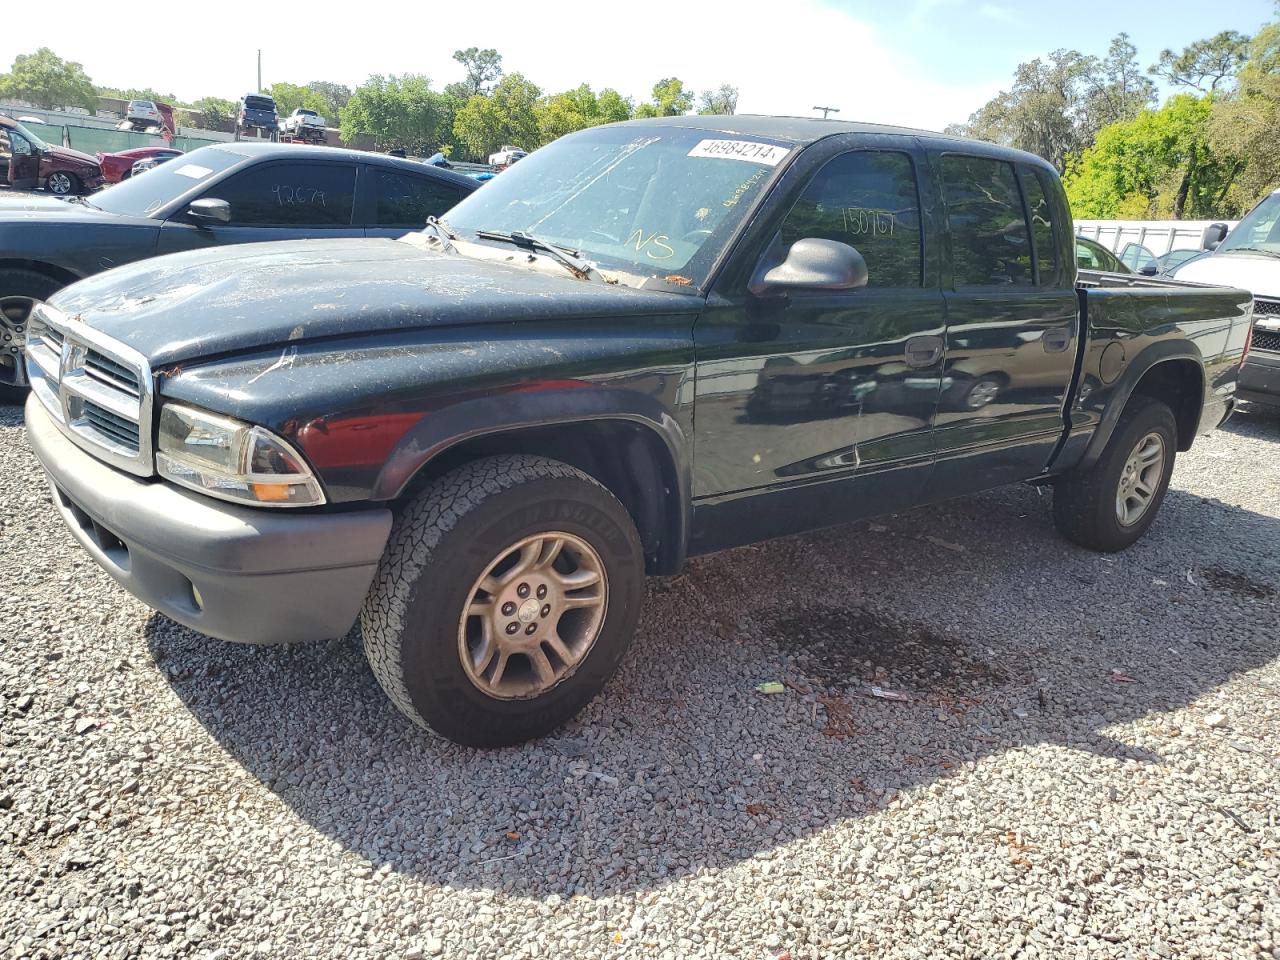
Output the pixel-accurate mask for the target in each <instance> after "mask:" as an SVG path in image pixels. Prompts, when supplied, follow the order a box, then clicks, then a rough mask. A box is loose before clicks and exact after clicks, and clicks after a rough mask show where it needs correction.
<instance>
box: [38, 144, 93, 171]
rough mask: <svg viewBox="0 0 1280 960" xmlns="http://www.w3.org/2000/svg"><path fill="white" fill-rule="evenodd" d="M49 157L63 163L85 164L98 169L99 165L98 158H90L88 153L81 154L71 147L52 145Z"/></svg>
mask: <svg viewBox="0 0 1280 960" xmlns="http://www.w3.org/2000/svg"><path fill="white" fill-rule="evenodd" d="M48 156H51V157H54V158H56V159H58V160H61V161H62V162H63V163H70V164H83V165H84V166H88V167H96V166H97V165H98V161H97V159H96V158H94V157H91V156H89V154H87V153H81V152H80V151H79V150H72V149H71V148H70V147H58V146H53V145H50V147H49V153H48Z"/></svg>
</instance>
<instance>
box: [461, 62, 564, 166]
mask: <svg viewBox="0 0 1280 960" xmlns="http://www.w3.org/2000/svg"><path fill="white" fill-rule="evenodd" d="M541 96H542V91H541V90H539V89H538V87H537V86H536V85H534V84H533V83H530V82H529V81H528V80H526V79H525V78H524V76H523V75H522V74H519V73H512V74H508V75H507V76H505V77H503V78H502V79H501V80H500V81H499V82H498V85H497V86H495V87H494V88H493V91H492V92H491V93H490V94H489V95H488V96H487V97H486V96H482V95H479V94H477V95H476V96H473V97H472V98H471V99H470V100H468V101H467V102H466V104H465V105H464V106H463V107H462V108H461V109H460V110H458V113H457V116H456V117H455V118H454V122H453V136H454V139H455V140H456V142H457V143H458V144H459V145H461V146H462V147H463V148H464V149H465V151H466V153H467V155H468V156H470V157H473V158H475V159H477V160H483V159H485V158H487V157H488V156H489V154H491V153H495V152H496V151H497V150H498V149H499V148H500V147H502V146H504V145H505V144H513V145H515V146H519V147H523V148H525V149H526V150H531V149H533V148H534V147H536V146H538V145H539V144H540V143H541V142H542V134H541V131H540V130H539V127H538V99H539V98H540V97H541Z"/></svg>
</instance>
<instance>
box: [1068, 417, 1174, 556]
mask: <svg viewBox="0 0 1280 960" xmlns="http://www.w3.org/2000/svg"><path fill="white" fill-rule="evenodd" d="M1177 448H1178V426H1177V422H1176V421H1175V420H1174V416H1173V411H1172V410H1170V409H1169V406H1168V404H1166V403H1163V402H1162V401H1160V400H1156V399H1154V398H1152V397H1146V396H1142V395H1135V396H1133V397H1130V398H1129V402H1128V404H1126V406H1125V409H1124V412H1123V413H1121V414H1120V421H1119V422H1118V423H1117V424H1116V428H1115V432H1114V433H1113V434H1112V435H1111V439H1110V440H1109V441H1108V442H1107V446H1106V448H1105V449H1104V450H1103V451H1102V456H1101V457H1099V458H1098V462H1097V463H1095V464H1094V465H1093V467H1092V469H1090V470H1088V471H1085V472H1078V473H1071V474H1068V475H1067V476H1064V477H1062V478H1061V479H1059V480H1058V481H1057V483H1056V484H1055V485H1054V492H1053V520H1054V524H1055V525H1056V526H1057V528H1058V532H1059V533H1061V534H1062V535H1063V536H1064V537H1066V538H1067V539H1068V540H1071V541H1074V542H1075V543H1078V544H1080V545H1081V546H1082V547H1088V548H1089V549H1091V550H1098V551H1101V552H1102V553H1115V552H1117V551H1120V550H1124V549H1125V548H1126V547H1129V546H1131V545H1132V544H1134V543H1136V542H1137V541H1138V540H1139V539H1141V538H1142V536H1143V534H1145V533H1146V532H1147V529H1148V528H1149V527H1150V526H1151V524H1152V523H1153V522H1154V521H1155V518H1156V514H1157V513H1159V511H1160V505H1161V504H1162V503H1163V502H1164V495H1165V492H1166V491H1167V490H1168V488H1169V477H1170V476H1171V475H1172V474H1173V463H1174V458H1175V457H1176V456H1177Z"/></svg>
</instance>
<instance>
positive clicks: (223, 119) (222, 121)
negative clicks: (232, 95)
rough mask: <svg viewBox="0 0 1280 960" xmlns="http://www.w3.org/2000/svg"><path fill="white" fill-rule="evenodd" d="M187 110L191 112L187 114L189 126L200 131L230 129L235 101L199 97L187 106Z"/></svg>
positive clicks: (234, 110)
mask: <svg viewBox="0 0 1280 960" xmlns="http://www.w3.org/2000/svg"><path fill="white" fill-rule="evenodd" d="M187 109H188V110H189V111H191V112H190V113H189V114H188V117H189V118H190V120H191V125H192V126H193V127H199V128H200V129H202V130H220V129H223V128H226V129H230V127H231V122H232V120H233V119H234V118H235V114H236V104H235V101H233V100H224V99H223V98H222V97H201V98H200V99H199V100H197V101H195V102H194V103H190V104H188V105H187Z"/></svg>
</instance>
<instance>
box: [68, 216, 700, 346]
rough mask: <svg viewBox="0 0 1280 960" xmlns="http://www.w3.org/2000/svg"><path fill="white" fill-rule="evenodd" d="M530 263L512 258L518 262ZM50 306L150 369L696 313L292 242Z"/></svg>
mask: <svg viewBox="0 0 1280 960" xmlns="http://www.w3.org/2000/svg"><path fill="white" fill-rule="evenodd" d="M525 256H527V255H526V254H524V253H520V252H514V251H513V254H512V259H513V260H518V259H521V258H523V257H525ZM50 303H51V304H52V305H53V306H55V307H57V308H58V309H59V310H61V311H63V312H64V313H65V314H67V316H68V317H71V318H73V319H74V320H77V321H79V322H83V323H86V324H89V325H90V326H92V327H94V328H96V329H99V330H101V331H103V332H104V333H106V334H108V335H109V336H112V337H115V338H116V339H118V340H121V341H123V342H124V343H126V344H128V345H129V346H131V347H133V348H134V349H135V350H137V351H139V352H140V353H142V354H143V355H144V356H146V357H147V358H148V359H149V360H150V361H151V363H152V365H153V366H156V367H160V366H163V365H165V364H169V363H177V362H180V361H185V360H191V359H196V358H206V357H214V356H219V355H224V354H228V353H232V352H240V351H245V350H254V349H260V348H262V347H264V346H285V345H288V344H289V343H292V342H299V341H304V340H312V339H316V338H320V337H342V336H352V335H361V334H368V333H374V332H380V331H390V330H411V329H418V328H423V327H430V326H438V325H448V326H459V325H464V324H483V323H514V322H520V321H524V320H544V319H560V320H571V319H575V318H578V317H593V316H594V317H599V316H627V317H632V318H634V317H637V316H644V315H650V316H653V315H659V314H666V315H671V314H672V313H690V312H692V311H694V310H696V309H697V308H698V307H699V306H700V305H701V301H700V300H699V299H697V298H694V297H690V296H688V295H687V294H680V293H666V292H664V291H653V290H649V291H641V290H636V289H633V288H631V287H625V286H621V285H611V284H607V283H602V282H596V281H587V280H576V279H574V278H573V277H572V276H571V275H570V274H569V273H568V272H566V273H565V274H564V275H563V276H560V275H559V274H554V273H546V272H542V271H540V270H532V269H528V268H526V267H521V266H515V265H513V264H508V263H504V262H501V261H499V262H491V261H480V260H472V259H468V258H466V257H463V256H460V255H457V254H445V253H435V252H432V251H430V250H427V249H425V248H423V247H422V246H420V245H417V244H411V243H402V242H399V241H396V240H381V239H369V240H362V239H346V240H291V241H283V242H278V243H255V244H246V245H244V246H238V247H231V248H228V247H215V248H210V249H207V250H199V251H190V252H187V253H178V254H171V255H169V256H165V257H155V258H153V259H150V260H144V261H141V262H139V263H136V264H131V265H129V266H126V267H121V268H119V269H116V270H111V271H108V272H107V273H103V274H99V275H98V276H96V277H90V278H89V279H87V280H82V281H80V282H79V283H77V284H74V285H72V286H70V287H67V288H66V289H64V290H62V291H60V292H59V293H57V294H56V295H55V296H54V297H53V298H51V300H50Z"/></svg>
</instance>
